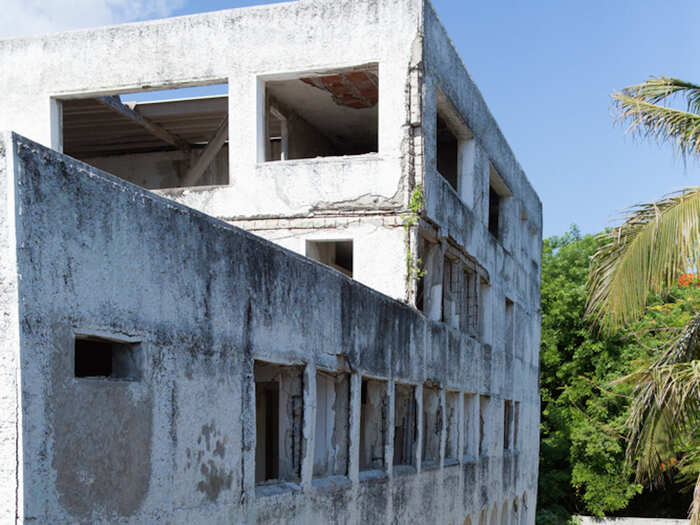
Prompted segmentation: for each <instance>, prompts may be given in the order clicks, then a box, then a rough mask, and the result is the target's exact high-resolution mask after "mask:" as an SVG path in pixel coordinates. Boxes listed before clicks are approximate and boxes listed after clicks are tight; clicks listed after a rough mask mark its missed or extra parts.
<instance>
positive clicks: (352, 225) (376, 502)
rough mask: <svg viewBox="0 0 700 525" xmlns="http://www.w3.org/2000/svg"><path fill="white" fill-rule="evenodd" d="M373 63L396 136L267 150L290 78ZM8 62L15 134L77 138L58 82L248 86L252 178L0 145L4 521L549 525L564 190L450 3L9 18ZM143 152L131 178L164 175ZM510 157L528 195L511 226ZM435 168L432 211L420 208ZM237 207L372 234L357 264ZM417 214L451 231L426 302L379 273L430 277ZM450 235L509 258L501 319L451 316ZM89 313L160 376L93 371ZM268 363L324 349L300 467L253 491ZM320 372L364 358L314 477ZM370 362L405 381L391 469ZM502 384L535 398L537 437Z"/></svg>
mask: <svg viewBox="0 0 700 525" xmlns="http://www.w3.org/2000/svg"><path fill="white" fill-rule="evenodd" d="M348 27H352V28H353V30H352V31H347V28H348ZM115 57H118V60H115ZM368 63H377V64H378V70H379V107H378V136H379V140H378V142H379V151H378V153H376V154H368V155H360V156H347V157H334V158H316V159H304V160H294V161H282V162H269V163H264V162H261V154H262V153H264V152H263V150H264V148H262V147H261V137H262V132H263V131H262V130H263V129H264V126H263V123H264V120H263V118H262V113H261V106H262V105H263V104H264V91H263V85H264V82H265V81H267V80H279V79H285V78H292V76H298V75H299V73H301V72H305V71H325V70H332V69H337V68H343V67H352V66H357V65H361V64H368ZM27 64H31V67H27ZM0 70H2V71H3V73H4V74H3V75H2V76H0V93H2V96H0V129H13V130H15V131H18V132H20V133H23V134H26V135H27V136H29V137H30V138H31V139H33V140H35V141H37V142H39V143H42V144H45V145H47V146H52V147H53V148H54V149H59V150H60V147H61V133H60V99H61V98H69V97H86V96H87V97H89V96H96V95H102V94H116V93H124V92H131V91H137V90H142V89H151V88H153V89H155V88H167V87H176V86H184V85H192V84H202V83H219V82H222V81H226V82H228V86H229V114H230V115H231V117H232V119H235V125H232V126H230V137H229V139H230V140H229V148H228V156H229V157H228V158H229V162H228V166H229V170H230V171H229V176H228V181H229V184H228V185H225V186H216V187H212V186H210V187H197V188H182V189H174V190H164V191H159V192H157V193H158V194H159V195H161V196H164V197H167V198H168V199H170V200H166V199H164V198H162V197H159V196H156V195H155V194H152V193H148V192H146V191H143V190H139V189H137V188H135V187H133V186H130V185H128V184H125V183H123V182H122V181H120V180H119V179H116V178H114V177H110V176H108V175H106V174H104V173H102V172H99V171H98V170H96V169H93V168H91V167H89V166H87V165H84V164H82V163H78V162H75V161H72V160H70V159H67V158H64V157H61V156H60V155H57V154H54V153H51V152H50V151H48V150H45V149H43V148H41V147H40V146H37V145H36V144H34V143H32V142H30V141H29V140H26V139H24V138H19V137H18V136H10V135H7V136H4V138H3V140H2V141H0V191H1V192H2V193H0V195H2V200H0V254H2V256H1V257H0V306H2V310H1V311H2V312H3V317H2V318H0V340H2V342H3V348H2V350H0V360H2V364H3V367H2V372H1V373H0V380H1V383H0V384H1V385H2V386H1V389H0V406H1V407H2V411H1V412H0V476H1V478H0V481H1V482H2V483H0V496H1V497H2V498H1V499H2V500H3V501H8V502H15V503H14V504H10V505H7V506H4V507H3V508H2V509H0V517H2V518H5V517H7V518H8V519H10V520H11V519H13V517H14V516H15V515H16V516H17V521H19V522H21V521H24V520H30V519H36V520H39V521H54V522H63V521H66V522H72V521H84V522H87V521H91V522H99V521H109V522H121V523H143V522H157V521H162V522H173V523H182V522H187V521H190V522H207V523H230V522H234V523H270V522H288V523H300V524H301V523H310V522H329V523H358V522H367V523H382V522H386V523H392V522H402V521H408V522H424V521H426V520H427V519H428V518H427V517H429V519H430V520H431V521H435V522H437V523H464V522H465V518H467V517H469V518H470V519H471V521H472V523H475V524H476V523H478V522H479V519H480V517H481V516H482V513H485V514H486V515H487V516H488V519H489V520H496V522H500V520H501V519H504V520H506V519H509V518H513V519H515V517H514V516H510V514H511V513H513V512H514V513H515V515H517V519H518V522H519V523H533V522H534V502H535V501H536V487H537V459H538V426H539V395H538V391H537V374H538V362H539V339H540V311H539V304H540V292H539V273H540V264H541V250H540V246H541V230H542V207H541V203H540V201H539V199H538V197H537V195H536V194H535V192H534V190H533V189H532V187H531V186H530V183H529V182H528V180H527V178H526V176H525V174H524V173H523V171H522V169H521V167H520V166H519V164H518V162H517V160H516V159H515V157H514V155H513V153H512V152H511V150H510V148H509V147H508V144H507V142H506V141H505V139H504V137H503V135H502V133H501V132H500V130H499V129H498V125H497V124H496V122H495V121H494V119H493V117H492V116H491V114H490V112H489V110H488V108H487V107H486V104H485V102H484V100H483V97H482V96H481V94H480V93H479V90H478V88H477V87H476V86H475V85H474V83H473V82H472V80H471V78H470V77H469V74H468V72H467V71H466V68H465V67H464V64H463V63H462V61H461V59H460V58H459V56H458V55H457V53H456V51H455V49H454V47H453V45H452V43H451V42H450V40H449V37H448V35H447V34H446V32H445V30H444V28H443V27H442V25H441V23H440V21H439V20H438V18H437V16H436V15H435V13H434V11H433V9H432V7H431V6H430V4H429V2H427V1H423V0H340V1H330V0H299V1H297V2H289V3H282V4H274V5H269V6H260V7H254V8H246V9H235V10H227V11H221V12H218V13H207V14H202V15H195V16H188V17H180V18H175V19H169V20H162V21H154V22H145V23H138V24H127V25H124V26H116V27H110V28H101V29H95V30H84V31H76V32H70V33H63V34H58V35H49V36H45V37H33V38H24V39H14V40H0ZM56 100H59V102H56ZM438 106H440V108H443V110H444V108H445V107H449V108H450V111H451V115H450V120H451V122H452V123H453V124H454V125H456V126H458V127H459V128H460V129H461V130H466V131H464V136H467V135H468V136H469V137H470V139H471V140H470V141H468V142H465V143H463V144H461V145H460V160H459V161H460V162H461V164H462V165H463V173H462V176H461V179H460V185H459V188H458V191H455V190H454V189H453V188H452V187H451V186H450V184H449V183H447V181H446V180H445V179H443V178H442V177H441V176H440V175H439V173H438V172H437V165H436V162H437V161H436V156H437V154H436V145H435V132H436V130H435V127H436V126H435V123H436V116H437V112H438ZM232 122H234V121H233V120H232ZM126 160H127V161H128V159H126ZM124 161H125V159H119V160H117V159H108V160H106V161H104V162H105V164H104V166H105V167H111V166H120V169H122V168H123V166H124ZM129 162H130V161H129ZM129 162H127V165H128V170H127V171H129V176H130V177H133V180H137V181H139V180H143V181H146V180H151V179H152V178H153V177H156V178H157V177H158V176H159V175H158V173H157V168H158V167H157V166H156V164H157V163H154V166H156V169H155V171H154V169H152V168H147V171H148V172H149V173H144V172H143V170H144V169H146V168H144V166H146V165H147V164H143V163H142V164H139V165H138V166H136V164H134V163H131V164H129ZM149 165H150V164H149ZM221 165H224V163H221ZM491 166H493V168H494V169H495V170H496V172H497V173H498V175H499V176H500V177H501V179H502V180H503V183H504V184H505V185H506V186H507V188H508V190H509V191H510V193H511V194H512V195H511V197H509V198H508V199H506V200H505V201H504V202H503V207H502V217H501V219H502V220H501V224H502V226H501V228H500V231H499V235H498V238H496V237H494V236H493V235H491V234H490V233H489V232H488V190H489V177H490V172H491ZM110 169H111V168H110ZM115 171H117V170H115ZM418 184H421V185H422V186H423V188H424V193H425V201H426V202H425V204H426V208H425V210H424V212H423V214H422V216H421V220H420V223H419V224H418V225H416V226H414V227H412V228H404V221H405V213H406V211H407V207H408V204H409V200H410V194H411V191H412V190H413V189H414V188H416V185H418ZM15 195H17V198H15ZM173 201H175V202H173ZM183 205H184V206H183ZM185 206H186V207H185ZM188 207H189V208H188ZM191 208H194V209H196V210H199V212H204V213H206V214H207V215H210V216H214V217H218V218H219V219H222V220H224V221H226V222H227V223H229V224H226V223H224V222H219V221H216V220H214V219H211V218H209V217H206V216H204V215H202V214H201V213H199V212H197V211H194V210H193V209H191ZM230 224H233V225H235V226H240V227H242V228H244V229H247V230H250V231H252V232H254V233H256V234H257V235H260V236H262V237H264V238H266V239H269V240H271V241H273V242H274V243H276V244H278V245H280V246H282V247H284V248H286V249H288V250H291V251H292V252H297V253H299V254H302V255H303V254H305V248H306V241H307V240H353V243H354V268H353V277H354V279H355V280H354V281H352V280H350V279H347V278H345V277H343V276H341V275H340V274H338V272H335V271H332V270H329V269H327V268H323V267H320V266H319V265H317V264H315V263H313V262H311V261H308V260H306V259H305V258H303V257H299V256H296V255H293V254H292V253H290V252H288V251H285V250H283V249H279V248H275V247H273V246H272V245H270V244H269V243H267V242H265V241H263V240H261V239H259V238H256V237H254V236H251V235H249V234H245V233H243V232H241V231H240V230H238V229H236V228H234V227H232V226H230ZM419 232H420V235H422V236H426V238H429V239H430V242H431V244H430V249H429V253H427V254H426V256H425V259H424V261H423V262H424V264H425V267H424V268H425V269H426V270H427V274H426V277H425V290H426V294H427V297H426V309H425V313H426V316H423V315H422V314H420V313H418V312H416V311H415V310H414V309H413V308H410V307H409V306H407V305H405V304H399V303H397V302H395V301H392V300H390V299H389V298H388V297H386V296H382V295H380V294H378V293H376V292H373V291H371V290H369V289H367V288H365V287H363V286H362V284H364V285H367V286H369V287H371V288H373V289H374V290H377V291H379V292H382V293H384V294H386V295H387V296H389V297H392V298H394V299H400V300H406V299H408V300H409V301H410V300H412V295H411V294H412V291H411V290H412V288H411V287H412V286H413V284H411V282H410V279H408V278H407V277H408V275H407V271H408V270H407V264H406V254H407V249H408V248H409V247H411V249H412V250H414V249H415V246H416V245H417V240H418V235H419ZM448 254H450V256H459V257H463V258H466V259H468V260H469V261H471V262H472V263H473V264H474V265H475V266H477V267H478V268H479V269H480V270H479V271H480V275H481V277H482V279H485V280H486V281H485V282H486V284H483V283H482V286H481V288H482V289H481V292H480V294H481V300H482V301H483V304H482V305H481V306H480V308H481V311H480V314H479V316H480V318H481V331H480V334H478V336H477V337H476V338H473V337H470V336H469V335H466V334H465V333H461V332H459V331H458V330H456V329H454V328H453V327H452V326H448V323H443V322H440V320H441V314H442V311H441V310H442V304H443V301H442V296H443V286H444V285H445V283H444V279H443V277H444V275H446V273H445V272H444V264H445V262H444V261H445V260H446V257H447V255H448ZM358 282H359V283H362V284H358ZM414 284H415V283H414ZM506 299H507V300H508V301H510V303H509V304H512V308H510V309H508V310H509V312H510V313H509V314H507V313H506V307H505V304H506ZM455 317H456V316H455ZM453 324H454V323H453ZM458 325H459V323H456V324H455V327H456V326H458ZM509 327H512V328H509ZM76 332H78V333H92V334H98V335H99V334H102V335H107V336H112V337H117V338H124V337H125V338H128V339H129V340H131V341H138V342H139V343H140V351H141V352H142V354H143V370H142V378H141V380H140V381H138V382H126V383H125V382H119V381H106V382H99V381H98V382H96V381H94V380H86V379H78V378H74V377H73V376H72V359H73V354H72V351H73V350H72V340H73V336H74V333H76ZM511 336H512V340H511V341H510V342H509V338H510V337H511ZM5 342H7V344H4V343H5ZM20 356H21V361H20V360H19V359H20ZM254 360H261V361H267V362H272V363H277V364H280V365H287V366H288V365H294V366H303V367H304V375H303V380H302V382H303V414H304V415H303V423H302V429H303V439H302V441H301V442H299V447H300V452H299V453H300V454H301V458H300V462H301V465H300V471H301V479H300V480H294V482H290V483H286V484H276V485H275V484H273V485H265V486H258V487H255V388H254V385H253V362H254ZM317 369H319V370H325V371H328V372H335V373H347V374H349V377H350V406H349V422H348V434H349V443H348V448H347V451H348V452H347V455H348V461H347V476H340V475H337V476H329V477H326V478H318V477H314V475H313V472H314V457H313V452H314V450H316V444H315V441H314V440H315V436H316V424H317V420H316V417H315V416H316V414H315V412H314V410H316V409H317V406H316V405H317V384H316V370H317ZM362 376H365V377H368V378H371V379H372V380H374V381H373V382H374V383H378V384H380V385H384V387H383V390H382V391H383V392H384V394H382V396H383V397H382V396H379V397H377V395H376V394H377V393H376V392H374V393H373V394H372V399H373V403H374V407H375V408H377V407H380V409H379V412H383V416H382V417H383V418H384V421H383V427H384V428H383V429H381V432H383V433H384V434H385V435H384V436H383V437H381V436H380V439H378V440H377V439H374V438H376V437H377V436H376V435H374V436H372V439H373V440H374V441H376V445H377V446H376V447H374V448H375V450H374V451H373V452H372V454H375V455H379V456H380V457H382V456H383V461H378V462H377V461H375V462H374V465H373V468H374V470H367V471H364V463H366V461H365V460H363V469H361V468H360V457H364V454H365V453H366V450H365V449H364V448H363V445H364V443H362V442H361V441H362V440H361V439H360V435H361V433H364V435H367V436H370V435H371V432H369V431H368V429H367V428H363V429H362V431H361V428H360V427H361V419H362V417H361V414H362V411H363V408H362V406H361V401H360V398H361V385H362ZM396 383H401V384H408V385H413V386H414V387H415V396H416V402H417V405H418V406H417V407H416V410H417V414H416V429H417V436H416V440H415V445H414V447H413V449H414V451H415V459H414V460H413V462H412V464H411V465H401V466H399V467H396V468H394V466H393V461H392V459H393V456H394V451H393V446H394V445H393V444H394V440H393V432H394V425H395V423H396V414H395V413H394V411H395V396H396V388H395V384H396ZM20 389H21V396H19V395H18V392H20ZM428 389H430V390H428ZM424 392H425V393H426V395H425V396H424ZM465 393H466V394H468V395H466V396H465V395H463V394H465ZM455 395H456V396H457V397H456V410H455V406H454V405H455ZM479 395H482V396H488V400H489V401H488V403H486V404H485V405H484V408H485V410H484V413H482V414H481V415H480V407H479V405H480V402H479V399H480V398H479ZM448 400H449V404H450V409H449V410H448V407H447V406H446V404H447V403H448ZM505 400H513V401H518V402H520V413H519V421H520V426H519V429H518V436H519V437H518V442H519V446H518V448H517V449H516V450H515V451H504V446H503V412H504V401H505ZM424 404H425V405H426V406H425V407H424V406H423V405H424ZM428 405H430V406H431V407H432V408H430V410H429V411H427V412H426V408H427V406H428ZM455 413H456V416H455ZM115 414H117V415H118V417H117V416H114V415H115ZM455 417H456V418H457V421H456V422H455V421H454V419H455ZM480 417H483V418H485V424H484V428H485V429H486V430H485V432H486V435H485V436H484V437H483V442H484V447H483V450H482V454H481V455H480V454H479V451H478V447H479V433H478V432H479V423H478V421H479V418H480ZM322 420H323V419H322V418H321V419H320V421H322ZM319 424H320V423H319ZM455 424H456V426H457V427H458V428H459V431H458V432H456V435H455V433H454V429H453V427H454V426H455ZM18 429H19V434H18ZM428 430H430V431H431V435H430V438H429V439H428V435H427V432H428ZM20 434H21V435H20ZM455 440H456V442H455ZM331 444H332V440H331ZM319 449H320V450H323V447H321V446H319ZM455 450H456V451H457V452H454V451H455ZM459 451H461V453H460V452H459ZM424 453H425V454H426V455H427V456H429V457H430V458H431V459H432V460H433V461H431V462H430V464H427V463H426V464H424V462H423V454H424ZM455 456H456V457H455ZM76 457H80V458H81V461H76V460H75V458H76ZM375 467H376V468H375ZM342 470H343V469H342V468H341V467H338V471H339V472H340V471H342ZM361 470H363V471H362V472H361ZM86 495H89V497H86ZM515 509H517V510H515ZM2 513H5V514H2ZM507 515H508V516H507Z"/></svg>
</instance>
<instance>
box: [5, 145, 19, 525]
mask: <svg viewBox="0 0 700 525" xmlns="http://www.w3.org/2000/svg"><path fill="white" fill-rule="evenodd" d="M11 137H12V136H11V134H9V133H7V134H6V133H3V134H0V311H1V312H3V315H2V316H0V341H2V345H0V501H2V502H3V504H2V505H0V522H2V523H10V522H12V523H14V522H15V519H17V521H18V522H23V521H24V502H23V494H24V486H23V471H22V439H21V436H20V435H18V433H17V429H18V428H21V415H22V406H21V396H20V392H21V373H20V372H21V371H20V368H19V367H20V337H19V333H20V329H19V294H18V275H19V270H18V267H17V238H16V229H15V228H16V224H15V216H16V215H15V214H16V205H15V168H14V156H15V150H14V144H13V141H12V138H11Z"/></svg>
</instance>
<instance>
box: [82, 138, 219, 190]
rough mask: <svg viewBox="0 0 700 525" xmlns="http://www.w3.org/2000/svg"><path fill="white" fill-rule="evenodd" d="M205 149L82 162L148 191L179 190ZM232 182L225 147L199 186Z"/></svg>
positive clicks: (86, 159)
mask: <svg viewBox="0 0 700 525" xmlns="http://www.w3.org/2000/svg"><path fill="white" fill-rule="evenodd" d="M202 151H203V150H198V149H195V150H192V152H191V154H190V156H189V157H186V155H185V153H183V152H182V151H166V152H156V153H134V154H130V155H113V156H108V157H90V158H85V159H82V160H83V161H84V162H87V163H88V164H90V165H91V166H95V167H96V168H98V169H101V170H103V171H106V172H107V173H111V174H112V175H116V176H117V177H119V178H121V179H124V180H126V181H128V182H131V183H132V184H136V185H138V186H141V187H143V188H147V189H163V188H180V187H182V186H183V180H184V178H185V176H186V175H187V171H188V169H189V168H190V167H191V166H194V164H195V163H196V162H197V159H198V158H199V157H200V155H201V153H202ZM228 181H229V170H228V146H226V145H224V146H223V147H222V148H221V151H219V153H218V154H217V155H216V157H214V160H212V163H211V164H210V165H209V167H208V168H207V170H206V171H205V172H204V174H203V175H202V177H201V178H200V179H199V181H198V182H197V184H196V186H215V185H226V184H228Z"/></svg>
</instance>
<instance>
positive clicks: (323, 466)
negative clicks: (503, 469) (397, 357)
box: [254, 361, 520, 483]
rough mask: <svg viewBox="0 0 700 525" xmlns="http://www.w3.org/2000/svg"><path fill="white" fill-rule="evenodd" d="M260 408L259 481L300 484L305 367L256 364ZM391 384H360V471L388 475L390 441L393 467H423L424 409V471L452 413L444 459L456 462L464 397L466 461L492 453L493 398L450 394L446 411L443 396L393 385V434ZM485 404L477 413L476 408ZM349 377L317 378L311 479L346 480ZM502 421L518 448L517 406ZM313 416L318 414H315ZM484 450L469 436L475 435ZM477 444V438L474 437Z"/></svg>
mask: <svg viewBox="0 0 700 525" xmlns="http://www.w3.org/2000/svg"><path fill="white" fill-rule="evenodd" d="M254 375H255V386H256V389H255V392H256V394H255V408H256V448H255V458H256V466H255V481H256V483H265V482H276V481H298V480H299V478H300V476H301V462H302V454H303V451H302V442H303V434H302V428H303V418H304V414H305V408H304V406H303V368H302V367H298V366H283V365H276V364H271V363H266V362H260V361H256V362H255V374H254ZM387 388H388V382H387V381H382V380H375V379H369V378H363V379H362V386H361V395H360V397H361V408H360V430H359V469H360V471H361V472H366V471H374V470H385V469H386V461H387V458H385V448H386V445H387V440H389V439H393V444H394V447H393V449H394V455H393V458H392V459H391V461H392V464H393V465H394V466H395V467H401V466H408V467H414V466H415V463H416V461H417V449H416V443H417V437H418V428H417V424H418V417H417V412H418V410H419V409H422V411H423V441H422V443H423V446H422V450H421V451H420V452H421V453H420V456H421V460H422V465H423V468H430V467H431V466H435V467H436V466H438V465H439V463H440V442H441V433H442V425H443V418H442V411H443V410H446V411H447V413H446V421H447V429H446V434H447V441H446V448H445V461H446V462H450V461H454V462H455V463H456V462H458V458H459V456H460V454H459V441H458V440H459V435H458V434H459V428H460V425H459V407H460V405H459V398H460V396H462V395H464V405H463V406H464V414H463V425H462V432H464V434H463V438H462V439H463V445H462V446H463V450H462V455H463V456H465V457H472V458H475V457H477V455H478V456H483V455H485V454H487V453H488V448H487V447H488V443H487V439H489V436H493V435H494V434H493V432H491V429H489V419H488V414H489V413H490V403H491V400H490V397H489V396H477V395H476V394H462V393H460V392H447V393H446V394H445V405H444V406H443V405H442V403H441V401H440V390H439V389H438V388H432V387H429V386H424V387H423V396H422V403H421V404H420V405H419V404H418V400H417V399H416V387H415V386H414V385H408V384H401V383H396V384H395V396H394V428H393V432H390V429H389V428H388V421H389V406H388V392H387ZM477 398H478V399H479V412H478V415H477V412H476V409H477V407H476V406H475V403H476V402H477V401H476V400H477ZM350 406H351V392H350V375H349V374H345V373H340V374H334V373H327V372H321V371H319V372H317V376H316V410H315V415H314V416H312V417H315V419H316V427H315V439H314V450H313V455H314V459H313V476H314V478H325V477H329V476H347V474H348V465H349V454H350V452H349V451H350V448H349V447H350V417H349V415H350ZM506 406H507V407H509V408H508V409H507V410H506V412H505V413H504V417H507V418H509V419H508V421H507V422H506V421H504V422H503V425H504V433H505V434H504V439H505V441H504V448H505V449H510V448H513V447H516V446H517V440H518V438H517V428H518V417H519V415H518V414H519V406H520V404H519V403H517V402H516V403H513V402H512V401H508V402H507V404H506ZM312 414H313V412H312ZM477 418H478V441H477V443H478V449H477V450H475V448H476V446H475V445H476V443H473V442H472V438H471V436H472V435H473V434H471V433H470V432H476V431H477V430H476V427H475V422H476V420H477ZM474 437H475V438H476V436H474Z"/></svg>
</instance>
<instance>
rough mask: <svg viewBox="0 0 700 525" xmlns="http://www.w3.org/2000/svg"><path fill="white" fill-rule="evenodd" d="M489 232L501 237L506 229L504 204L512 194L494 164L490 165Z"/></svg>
mask: <svg viewBox="0 0 700 525" xmlns="http://www.w3.org/2000/svg"><path fill="white" fill-rule="evenodd" d="M489 173H490V174H489V225H488V226H489V232H490V233H491V235H493V236H494V237H496V238H497V239H501V238H502V236H503V229H504V226H505V224H504V214H503V205H504V201H505V199H507V198H508V197H510V196H511V195H512V194H511V192H510V190H509V189H508V186H507V185H506V183H505V181H504V180H503V179H502V178H501V176H500V175H499V173H498V172H497V171H496V168H494V167H493V164H490V165H489Z"/></svg>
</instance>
